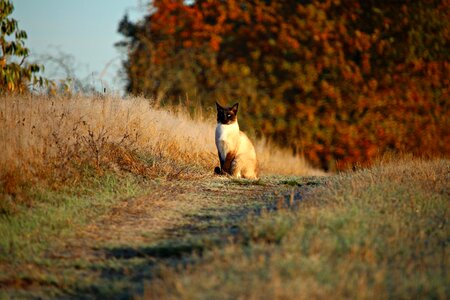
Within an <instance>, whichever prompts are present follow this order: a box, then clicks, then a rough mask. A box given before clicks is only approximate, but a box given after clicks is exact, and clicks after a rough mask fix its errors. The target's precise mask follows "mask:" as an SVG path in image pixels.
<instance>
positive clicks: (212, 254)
mask: <svg viewBox="0 0 450 300" xmlns="http://www.w3.org/2000/svg"><path fill="white" fill-rule="evenodd" d="M449 168H450V163H449V161H445V160H435V161H432V162H422V161H417V160H403V161H400V162H398V163H388V164H382V165H379V166H375V167H374V168H372V169H368V170H359V171H357V172H350V173H343V174H340V175H336V176H332V177H329V178H328V179H327V180H326V182H325V183H324V185H323V186H321V187H319V188H317V189H315V190H314V193H312V194H310V195H309V196H307V197H305V199H304V200H303V201H302V202H301V204H300V205H299V206H298V207H297V208H296V209H289V210H276V211H275V212H266V213H263V214H262V215H260V216H255V217H252V218H249V219H248V220H247V221H246V222H244V223H243V224H242V225H241V234H240V236H239V238H237V239H235V241H234V242H233V243H230V244H228V245H226V246H225V247H219V248H214V249H212V250H209V251H206V252H204V253H202V255H201V256H196V257H195V256H194V259H193V261H194V262H193V263H192V264H190V265H188V266H182V265H179V266H178V267H175V268H174V267H171V266H164V265H160V266H159V268H158V270H159V271H158V276H156V278H153V279H152V280H151V281H150V282H149V284H148V286H147V288H146V289H145V293H144V297H145V298H149V299H174V298H182V299H236V298H246V299H247V298H250V299H310V298H332V299H336V298H352V299H359V298H370V299H374V298H376V299H379V298H422V299H423V298H427V299H448V297H449V286H450V285H449V283H450V280H449V274H448V269H449V265H448V254H449V251H448V242H449V235H448V233H449V232H450V228H449V225H448V219H449V202H448V201H449V184H448V182H449ZM292 182H293V181H292V180H289V181H286V182H283V183H285V184H287V185H293V184H292ZM295 185H296V184H295ZM154 277H155V276H154Z"/></svg>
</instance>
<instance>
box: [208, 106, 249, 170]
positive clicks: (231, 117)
mask: <svg viewBox="0 0 450 300" xmlns="http://www.w3.org/2000/svg"><path fill="white" fill-rule="evenodd" d="M216 106H217V126H216V147H217V152H218V154H219V160H220V168H219V167H216V168H215V169H214V172H215V173H216V174H229V175H231V176H233V177H237V178H241V177H243V178H249V179H257V178H258V174H257V173H258V172H257V160H256V152H255V147H253V144H252V142H251V141H250V139H249V138H248V137H247V135H246V134H245V133H243V132H242V131H240V130H239V124H238V121H237V112H238V107H239V103H236V104H234V105H233V106H231V107H222V106H221V105H220V104H219V103H217V102H216Z"/></svg>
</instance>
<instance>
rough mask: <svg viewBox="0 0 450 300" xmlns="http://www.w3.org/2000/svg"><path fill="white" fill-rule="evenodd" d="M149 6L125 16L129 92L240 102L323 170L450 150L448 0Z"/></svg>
mask: <svg viewBox="0 0 450 300" xmlns="http://www.w3.org/2000/svg"><path fill="white" fill-rule="evenodd" d="M153 5H154V7H155V10H154V12H153V13H152V14H151V15H149V16H148V17H147V18H146V20H145V22H144V23H143V25H135V24H130V23H124V24H122V25H123V26H122V28H121V29H122V32H123V33H124V34H125V35H127V36H128V37H130V38H131V41H130V44H129V45H131V46H134V47H130V48H129V49H130V52H129V60H128V62H127V63H126V70H127V75H128V80H129V85H128V90H129V91H130V92H131V93H135V94H142V93H143V94H145V95H147V96H151V97H154V98H156V99H157V100H161V101H162V102H163V103H179V102H180V99H181V100H182V101H183V100H184V99H185V100H186V101H185V102H186V104H187V105H189V103H192V102H190V99H195V100H196V101H197V102H198V103H201V104H202V105H203V107H205V108H206V109H208V107H209V106H212V105H213V104H214V101H216V100H217V99H226V100H229V101H230V102H231V101H236V100H237V101H240V102H241V105H242V107H243V109H242V110H241V111H242V113H243V114H245V117H244V118H242V120H243V121H244V122H243V124H242V125H243V126H244V127H247V128H253V129H254V131H255V133H256V134H257V135H264V136H266V137H268V138H269V139H270V140H273V141H275V142H277V143H279V144H281V145H285V146H288V147H290V148H291V149H292V150H293V151H294V152H296V153H303V154H304V155H305V157H306V158H308V159H309V160H310V161H311V162H313V163H314V164H316V165H320V166H321V167H323V168H325V169H335V168H346V167H349V166H353V165H355V164H368V163H370V162H371V160H373V158H374V157H375V156H377V155H379V154H381V153H383V152H386V151H401V152H412V153H415V154H421V155H448V154H450V133H449V129H448V128H450V124H449V119H450V118H449V116H448V111H449V102H450V101H449V86H450V82H449V78H450V62H449V53H448V44H449V40H450V32H449V28H450V21H449V20H450V18H448V15H449V7H448V1H445V0H439V1H438V0H414V1H413V0H410V1H403V2H402V3H400V2H397V1H388V0H385V1H377V2H372V1H363V0H333V1H332V0H324V1H312V2H310V1H258V0H257V1H218V0H199V1H195V2H194V3H193V4H191V5H188V4H185V2H184V1H181V0H180V1H172V0H158V1H154V4H153ZM125 28H133V29H134V30H132V31H129V30H128V31H127V30H124V29H125ZM128 32H132V34H127V33H128Z"/></svg>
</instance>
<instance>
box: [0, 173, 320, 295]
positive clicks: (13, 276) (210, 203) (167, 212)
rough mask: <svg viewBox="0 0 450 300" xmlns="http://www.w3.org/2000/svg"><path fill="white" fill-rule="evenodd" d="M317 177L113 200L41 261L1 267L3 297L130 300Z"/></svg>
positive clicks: (167, 188) (223, 183) (222, 180)
mask: <svg viewBox="0 0 450 300" xmlns="http://www.w3.org/2000/svg"><path fill="white" fill-rule="evenodd" d="M321 180H323V179H322V178H321V177H295V176H291V177H286V176H265V177H262V178H261V179H259V180H257V181H251V180H245V179H240V180H237V179H231V178H226V177H219V176H214V177H209V178H203V179H196V180H181V181H179V180H177V181H171V180H154V181H151V182H150V183H149V184H148V186H147V187H146V193H145V194H144V195H140V196H136V197H130V198H127V199H122V200H119V201H117V202H116V203H115V204H114V205H113V206H112V208H111V209H109V210H108V211H107V212H106V213H104V214H102V215H100V216H98V217H96V218H94V219H92V220H91V221H89V222H88V223H87V224H85V225H83V226H77V227H75V228H74V230H73V232H70V233H61V234H60V237H62V238H55V239H53V240H52V241H51V243H50V244H49V246H48V249H46V250H45V251H44V252H43V255H42V256H41V257H34V258H33V259H31V260H29V263H27V264H23V263H17V262H13V263H11V264H8V263H6V264H3V265H2V266H1V268H2V269H3V272H2V273H3V274H4V275H3V276H1V277H0V287H1V288H2V290H3V293H4V294H3V295H4V296H8V295H9V296H23V297H26V298H28V297H31V298H34V297H40V296H42V297H48V296H50V295H51V296H54V297H70V296H73V297H80V296H81V297H88V298H89V297H93V298H111V297H113V298H129V297H131V296H133V295H135V294H141V293H143V289H144V283H145V282H146V281H148V280H151V278H152V271H153V266H155V265H160V264H161V263H164V264H166V263H169V264H171V263H174V264H176V263H179V262H180V261H181V260H182V259H185V258H183V257H186V254H192V253H201V252H202V251H203V250H205V249H207V248H208V247H214V246H217V245H218V244H221V243H227V242H228V241H229V240H230V239H233V237H235V236H237V235H239V228H240V227H239V224H240V223H241V222H242V221H243V220H245V219H246V218H247V217H248V216H249V215H258V214H260V213H261V211H273V210H277V209H279V208H283V207H284V208H285V207H289V206H295V205H296V204H298V203H299V201H301V200H302V194H303V193H306V192H308V191H309V190H311V189H312V188H313V187H314V186H316V185H317V184H318V183H319V182H320V181H321Z"/></svg>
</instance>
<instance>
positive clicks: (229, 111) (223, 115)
mask: <svg viewBox="0 0 450 300" xmlns="http://www.w3.org/2000/svg"><path fill="white" fill-rule="evenodd" d="M216 106H217V122H218V123H220V124H224V125H228V124H232V123H234V122H236V120H237V112H238V107H239V103H236V104H234V105H233V106H231V107H222V106H221V105H220V104H219V103H217V102H216Z"/></svg>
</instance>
